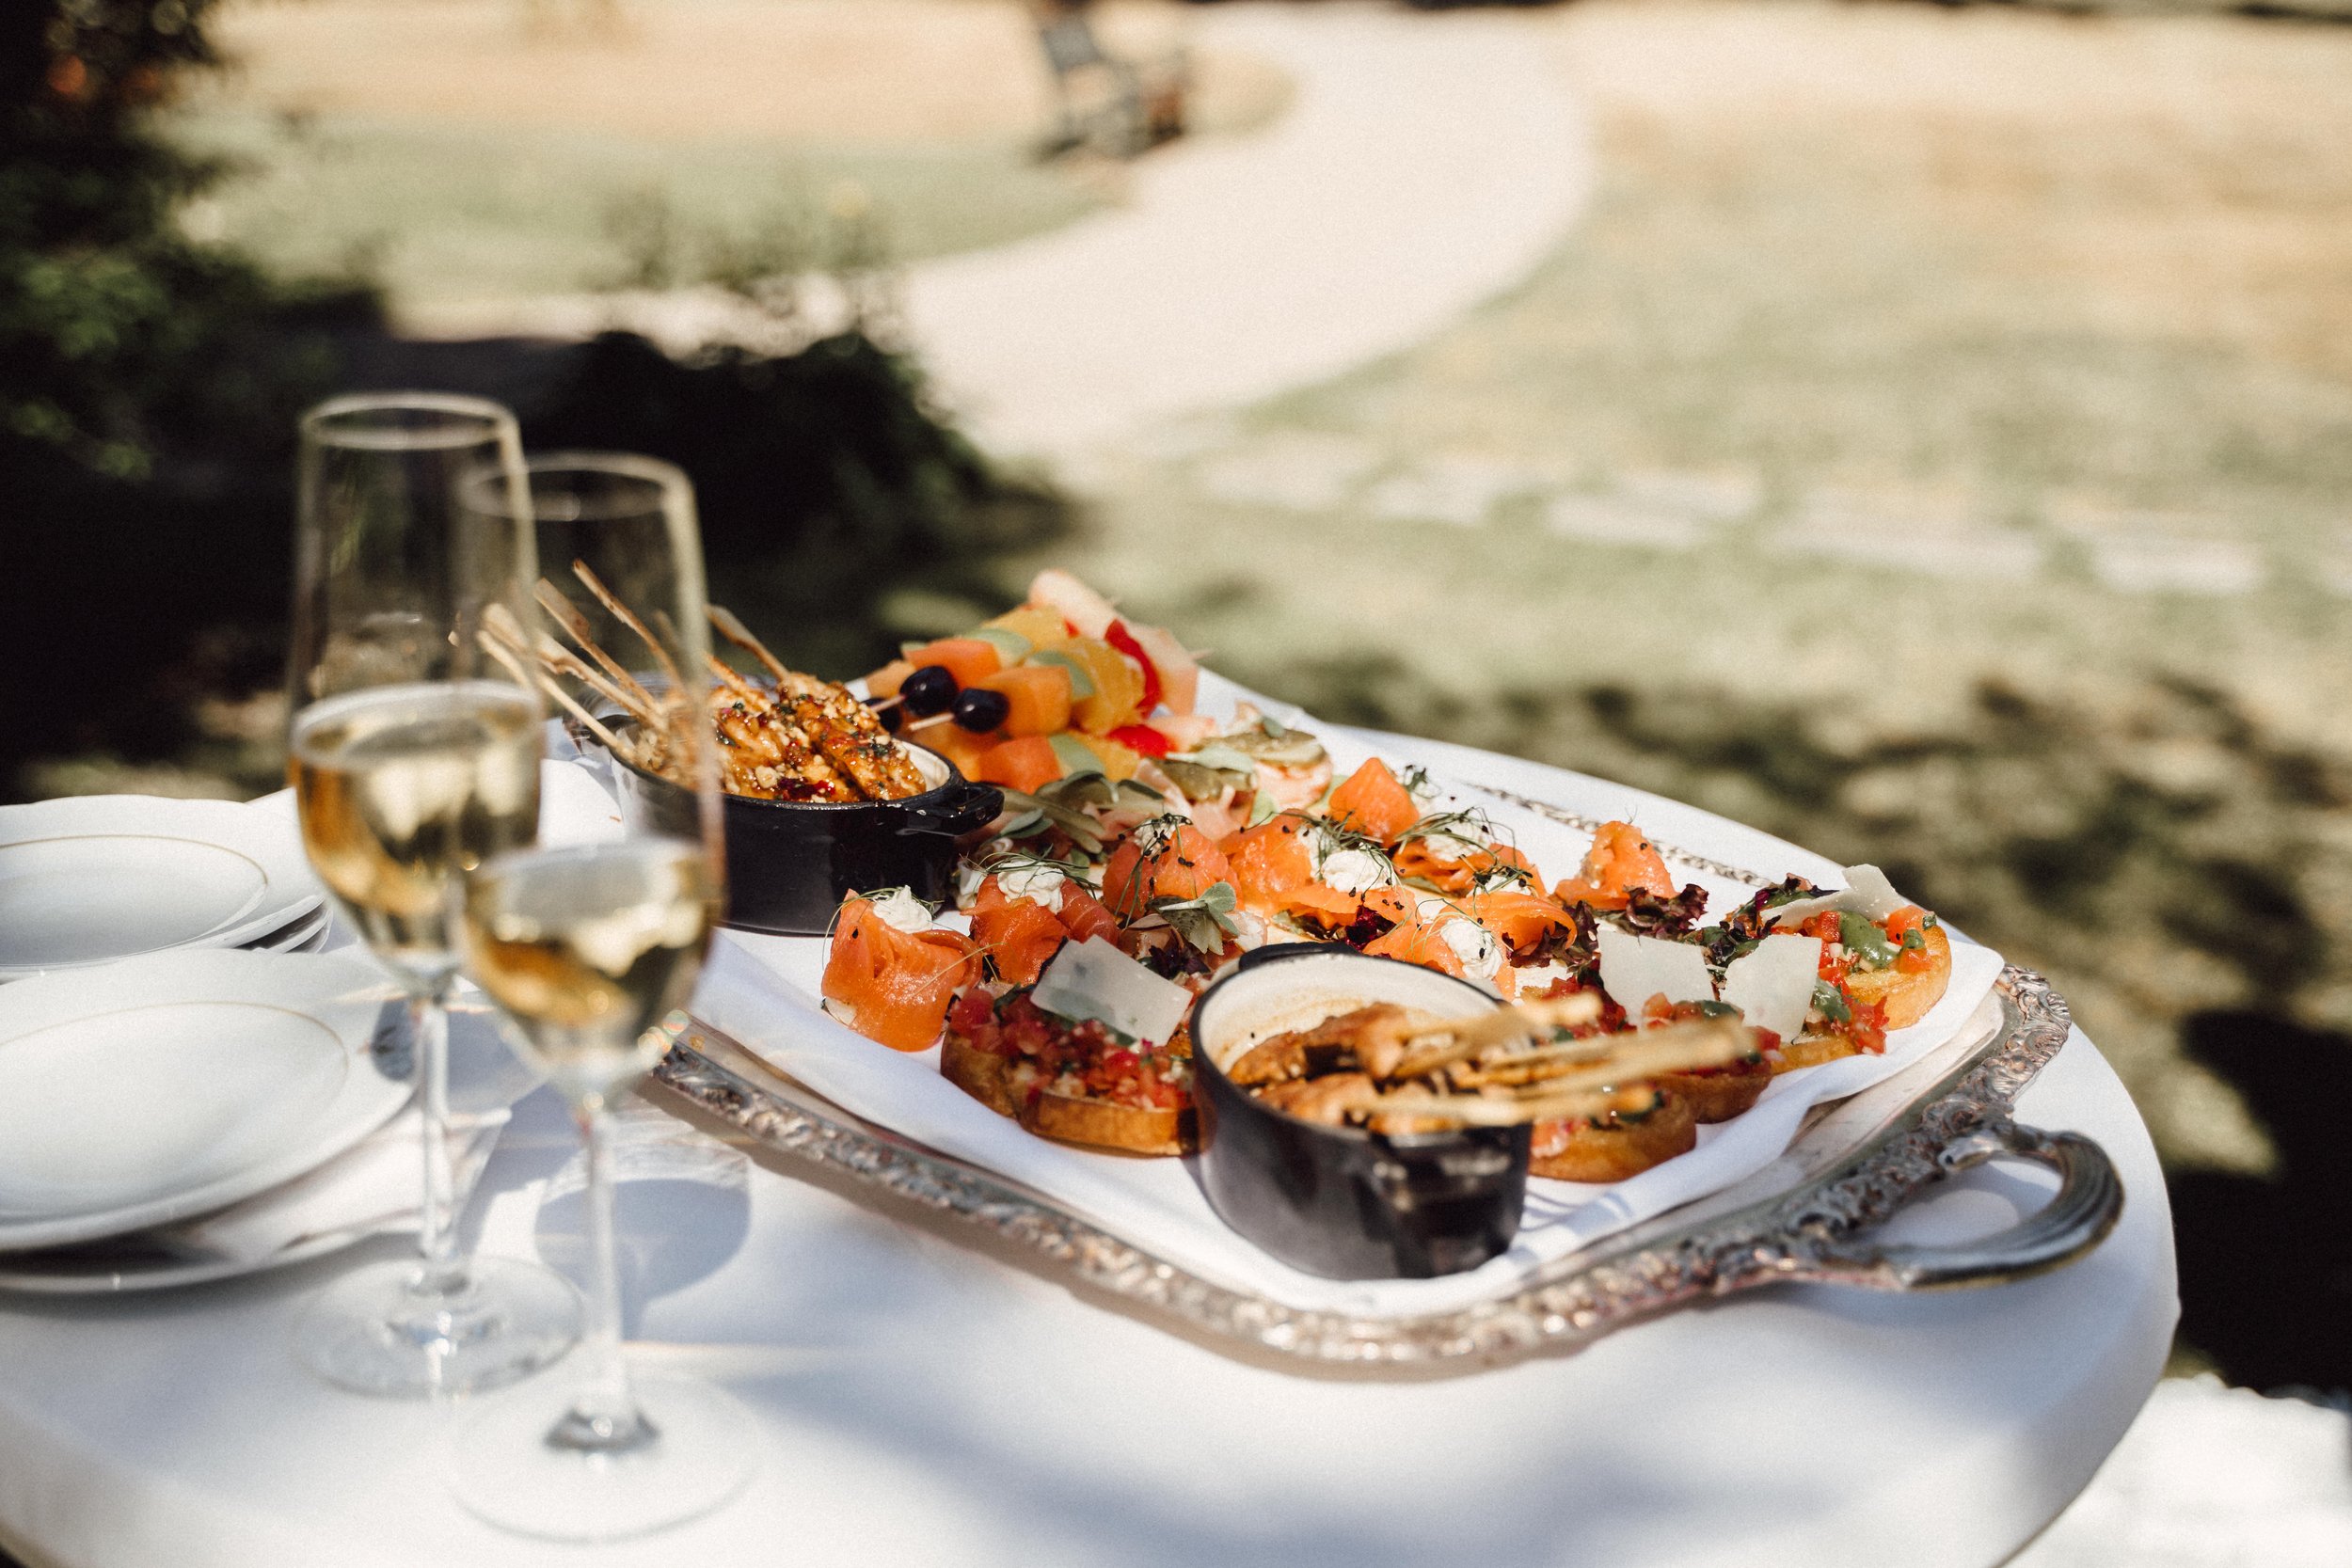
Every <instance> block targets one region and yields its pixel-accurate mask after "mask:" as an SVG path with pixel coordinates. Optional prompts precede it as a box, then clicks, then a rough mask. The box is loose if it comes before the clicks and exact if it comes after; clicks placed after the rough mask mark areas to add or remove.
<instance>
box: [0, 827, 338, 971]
mask: <svg viewBox="0 0 2352 1568" xmlns="http://www.w3.org/2000/svg"><path fill="white" fill-rule="evenodd" d="M332 918H333V911H332V910H331V909H330V908H329V906H328V905H327V903H326V898H325V896H324V895H322V893H321V891H320V889H319V885H318V882H317V880H316V879H314V878H313V877H312V876H311V875H310V865H309V863H307V862H306V861H305V860H304V858H303V854H302V841H301V838H300V836H299V834H298V833H297V832H296V831H295V829H294V814H293V813H292V812H291V811H290V810H288V809H286V802H285V801H284V800H282V799H278V798H273V799H272V800H267V801H257V802H254V803H252V804H249V805H238V804H235V803H233V802H230V801H226V800H166V799H162V798H160V797H156V796H148V795H84V796H70V797H67V798H65V799H63V800H42V801H40V802H38V803H36V804H33V805H25V806H0V981H5V980H21V979H24V978H25V977H26V976H28V975H34V974H54V973H56V972H59V971H64V970H73V969H83V968H87V967H89V966H90V965H93V964H101V963H106V962H110V961H111V960H113V959H116V958H131V957H135V956H136V955H139V954H145V953H158V952H165V951H168V950H171V949H174V948H215V947H253V948H257V949H265V950H269V951H276V952H290V951H297V950H307V949H310V948H313V947H315V946H317V945H318V944H319V943H320V942H324V941H325V940H326V929H327V926H328V924H329V923H330V921H331V920H332Z"/></svg>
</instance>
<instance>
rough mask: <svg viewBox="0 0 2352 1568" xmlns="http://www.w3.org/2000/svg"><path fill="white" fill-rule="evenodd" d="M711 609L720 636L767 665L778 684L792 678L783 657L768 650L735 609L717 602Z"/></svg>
mask: <svg viewBox="0 0 2352 1568" xmlns="http://www.w3.org/2000/svg"><path fill="white" fill-rule="evenodd" d="M709 610H710V624H711V625H712V626H717V627H718V628H719V635H720V636H722V637H723V638H725V639H726V640H727V641H730V642H732V643H734V644H735V645H736V646H737V647H739V648H740V649H742V650H743V651H744V652H745V653H747V654H749V655H751V656H752V657H754V658H755V659H757V660H759V662H760V663H762V664H764V665H766V666H767V667H768V673H770V674H771V675H773V676H775V678H776V680H777V682H778V684H782V683H783V682H785V681H787V680H788V679H790V678H791V674H792V672H791V670H790V669H788V668H787V666H786V665H785V663H784V661H783V660H782V659H780V658H778V657H776V656H775V655H773V654H771V653H770V652H769V651H768V644H767V643H765V642H762V641H760V640H759V639H758V638H756V637H755V636H753V635H752V628H751V627H749V626H745V625H744V624H743V623H742V622H741V621H740V620H739V619H738V618H737V616H736V613H735V611H733V610H729V609H728V608H727V607H726V606H724V605H716V604H715V605H712V606H710V607H709Z"/></svg>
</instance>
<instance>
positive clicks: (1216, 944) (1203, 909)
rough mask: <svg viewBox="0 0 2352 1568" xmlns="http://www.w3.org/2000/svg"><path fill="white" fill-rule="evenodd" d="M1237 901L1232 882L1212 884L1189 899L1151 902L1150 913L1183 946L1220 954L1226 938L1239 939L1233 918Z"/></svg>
mask: <svg viewBox="0 0 2352 1568" xmlns="http://www.w3.org/2000/svg"><path fill="white" fill-rule="evenodd" d="M1236 904H1237V900H1236V897H1235V895H1234V893H1233V884H1232V883H1231V882H1212V883H1211V884H1210V885H1209V886H1208V887H1206V888H1204V889H1203V890H1202V891H1201V892H1200V895H1198V896H1196V897H1192V898H1154V899H1152V905H1151V908H1152V913H1154V914H1156V915H1158V916H1159V917H1160V918H1161V919H1163V920H1165V921H1167V922H1168V927H1169V929H1171V930H1173V931H1174V932H1175V933H1176V934H1177V936H1179V937H1181V938H1182V939H1183V940H1184V944H1185V945H1186V946H1188V947H1191V948H1193V949H1195V950H1196V951H1199V952H1202V953H1216V952H1222V951H1223V950H1224V947H1225V941H1226V939H1227V938H1228V937H1237V936H1239V935H1241V922H1239V921H1238V920H1235V919H1234V918H1233V911H1234V909H1235V907H1236Z"/></svg>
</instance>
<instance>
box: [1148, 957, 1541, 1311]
mask: <svg viewBox="0 0 2352 1568" xmlns="http://www.w3.org/2000/svg"><path fill="white" fill-rule="evenodd" d="M1375 1002H1394V1003H1398V1004H1401V1005H1403V1006H1408V1007H1415V1008H1419V1009H1421V1010H1422V1011H1424V1012H1430V1013H1436V1014H1438V1015H1439V1016H1441V1017H1447V1018H1469V1017H1472V1016H1475V1015H1476V1014H1478V1013H1481V1012H1484V1011H1486V1010H1487V1009H1489V1008H1491V1007H1494V1006H1497V1005H1498V1004H1497V1002H1496V999H1495V998H1494V997H1493V996H1491V995H1489V994H1488V993H1487V992H1486V991H1484V990H1480V989H1479V988H1478V987H1476V986H1474V985H1471V984H1470V982H1468V981H1466V980H1457V979H1455V978H1454V977H1453V976H1452V975H1450V974H1439V973H1438V971H1436V970H1432V969H1423V968H1422V967H1420V966H1419V965H1417V964H1408V963H1401V962H1399V961H1398V960H1396V959H1394V958H1368V957H1366V956H1365V955H1363V954H1361V953H1357V952H1353V951H1351V950H1349V949H1347V948H1344V947H1336V946H1329V945H1322V944H1313V945H1310V944H1303V943H1301V944H1290V945H1284V946H1279V947H1268V948H1261V949H1259V950H1258V951H1257V952H1255V953H1252V954H1250V955H1248V957H1246V958H1243V959H1242V961H1241V963H1240V965H1239V966H1238V967H1237V968H1236V969H1235V970H1234V971H1233V973H1232V974H1228V975H1226V976H1225V977H1224V978H1223V979H1221V980H1219V981H1217V982H1216V984H1215V985H1213V986H1211V987H1210V988H1209V989H1208V990H1206V991H1204V992H1202V993H1201V997H1200V1001H1199V1002H1197V1003H1195V1004H1194V1005H1193V1014H1192V1038H1193V1085H1194V1086H1193V1101H1194V1103H1195V1104H1196V1105H1198V1106H1199V1108H1200V1162H1199V1164H1198V1166H1197V1168H1198V1170H1199V1173H1200V1184H1201V1187H1202V1189H1203V1190H1204V1191H1205V1192H1206V1193H1207V1195H1208V1199H1209V1205H1210V1207H1211V1208H1213V1209H1215V1210H1216V1212H1217V1216H1218V1217H1219V1218H1220V1219H1222V1220H1224V1222H1225V1223H1226V1224H1228V1225H1230V1226H1232V1227H1233V1228H1234V1229H1235V1230H1237V1231H1239V1232H1241V1234H1242V1235H1244V1236H1246V1237H1248V1239H1249V1240H1250V1241H1252V1242H1254V1243H1257V1244H1258V1245H1259V1246H1262V1247H1263V1248H1264V1249H1265V1250H1266V1251H1267V1252H1269V1253H1271V1254H1273V1255H1274V1256H1275V1257H1276V1258H1279V1259H1281V1260H1282V1261H1283V1262H1285V1263H1288V1264H1290V1265H1291V1267H1293V1268H1295V1269H1302V1270H1304V1271H1305V1272H1307V1273H1309V1274H1313V1275H1323V1276H1324V1277H1326V1278H1329V1279H1425V1278H1429V1277H1431V1276H1434V1275H1447V1274H1459V1273H1461V1272H1463V1271H1465V1270H1468V1269H1474V1268H1476V1267H1478V1265H1479V1264H1481V1263H1484V1262H1485V1261H1486V1259H1489V1258H1492V1257H1495V1256H1496V1255H1497V1254H1499V1253H1501V1252H1502V1251H1503V1250H1504V1249H1505V1248H1507V1247H1508V1246H1509V1245H1510V1244H1511V1242H1512V1239H1513V1238H1514V1237H1516V1236H1517V1235H1518V1228H1519V1210H1520V1208H1521V1207H1522V1205H1524V1204H1525V1202H1526V1201H1527V1162H1528V1146H1529V1143H1530V1141H1531V1137H1532V1130H1531V1129H1529V1128H1528V1127H1526V1126H1523V1125H1522V1126H1518V1127H1470V1128H1463V1129H1460V1130H1458V1131H1454V1132H1429V1133H1416V1134H1410V1135H1399V1136H1395V1137H1390V1136H1386V1135H1383V1134H1381V1133H1377V1132H1367V1131H1364V1130H1363V1129H1360V1128H1354V1127H1327V1126H1324V1125H1322V1124H1320V1123H1317V1122H1311V1121H1302V1120H1300V1119H1299V1118H1297V1117H1293V1116H1290V1115H1288V1114H1286V1113H1284V1112H1281V1111H1278V1110H1276V1109H1274V1107H1272V1106H1271V1105H1268V1104H1266V1103H1265V1102H1264V1101H1262V1100H1259V1099H1258V1098H1257V1097H1256V1096H1254V1095H1252V1094H1251V1093H1250V1092H1249V1091H1248V1090H1247V1089H1245V1088H1243V1087H1241V1086H1240V1085H1237V1084H1235V1083H1234V1082H1233V1081H1232V1079H1230V1078H1228V1077H1226V1076H1225V1068H1226V1067H1227V1066H1229V1065H1230V1064H1232V1062H1233V1061H1235V1060H1237V1059H1238V1058H1239V1057H1240V1055H1241V1053H1243V1052H1244V1051H1246V1050H1248V1048H1249V1047H1250V1046H1252V1045H1255V1044H1256V1043H1258V1042H1259V1041H1260V1040H1263V1039H1266V1038H1269V1037H1272V1036H1275V1035H1278V1034H1281V1033H1284V1032H1285V1031H1288V1030H1292V1029H1300V1028H1306V1027H1308V1026H1310V1025H1311V1024H1314V1023H1317V1022H1322V1021H1323V1020H1324V1019H1326V1018H1329V1017H1331V1016H1333V1015H1335V1014H1337V1013H1342V1012H1347V1011H1351V1010H1353V1009H1354V1008H1357V1007H1361V1006H1368V1005H1370V1004H1372V1003H1375Z"/></svg>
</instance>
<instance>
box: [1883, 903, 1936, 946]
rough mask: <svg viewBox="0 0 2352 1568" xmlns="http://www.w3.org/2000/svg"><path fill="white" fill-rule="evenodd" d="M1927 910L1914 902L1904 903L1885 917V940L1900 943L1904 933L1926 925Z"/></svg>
mask: <svg viewBox="0 0 2352 1568" xmlns="http://www.w3.org/2000/svg"><path fill="white" fill-rule="evenodd" d="M1927 922H1928V911H1925V910H1923V909H1921V908H1920V907H1919V906H1918V905H1916V904H1905V905H1904V906H1903V907H1902V908H1901V909H1899V910H1897V911H1895V912H1894V913H1893V914H1890V915H1888V916H1887V917H1886V922H1885V924H1886V940H1887V941H1889V942H1895V943H1896V944H1898V945H1900V943H1901V942H1902V940H1903V937H1904V934H1905V933H1907V932H1910V931H1915V930H1918V929H1919V928H1921V927H1924V926H1926V925H1927Z"/></svg>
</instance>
